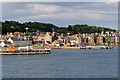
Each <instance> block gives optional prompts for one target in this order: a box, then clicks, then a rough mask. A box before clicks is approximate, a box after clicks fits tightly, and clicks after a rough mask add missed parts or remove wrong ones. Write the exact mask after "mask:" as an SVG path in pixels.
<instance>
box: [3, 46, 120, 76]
mask: <svg viewBox="0 0 120 80" xmlns="http://www.w3.org/2000/svg"><path fill="white" fill-rule="evenodd" d="M2 64H3V69H2V70H3V74H2V75H3V78H110V77H111V78H115V77H117V76H118V49H117V47H114V49H96V50H95V49H86V50H85V49H83V50H77V49H53V50H52V53H51V54H41V55H3V56H2Z"/></svg>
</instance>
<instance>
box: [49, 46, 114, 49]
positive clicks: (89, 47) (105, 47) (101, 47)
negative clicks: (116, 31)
mask: <svg viewBox="0 0 120 80" xmlns="http://www.w3.org/2000/svg"><path fill="white" fill-rule="evenodd" d="M112 48H113V46H79V47H53V48H51V49H112Z"/></svg>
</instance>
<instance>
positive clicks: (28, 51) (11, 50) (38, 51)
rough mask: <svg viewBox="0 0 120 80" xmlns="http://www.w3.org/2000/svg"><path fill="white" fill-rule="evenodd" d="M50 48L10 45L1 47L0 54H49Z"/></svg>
mask: <svg viewBox="0 0 120 80" xmlns="http://www.w3.org/2000/svg"><path fill="white" fill-rule="evenodd" d="M50 53H51V49H50V48H45V49H38V48H37V49H33V48H31V47H19V48H17V49H15V48H13V47H11V48H7V49H1V50H0V55H34V54H50Z"/></svg>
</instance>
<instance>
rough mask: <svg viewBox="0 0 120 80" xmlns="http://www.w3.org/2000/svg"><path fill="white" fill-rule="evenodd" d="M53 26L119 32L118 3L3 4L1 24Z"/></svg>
mask: <svg viewBox="0 0 120 80" xmlns="http://www.w3.org/2000/svg"><path fill="white" fill-rule="evenodd" d="M6 20H14V21H19V22H21V23H23V22H29V21H31V22H34V21H37V22H43V23H52V24H54V25H56V26H59V27H67V26H68V25H75V24H88V25H94V26H101V27H103V26H104V27H108V28H112V29H118V3H117V2H14V1H13V2H7V0H6V2H5V1H4V2H3V3H2V21H6Z"/></svg>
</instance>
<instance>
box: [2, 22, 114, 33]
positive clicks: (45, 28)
mask: <svg viewBox="0 0 120 80" xmlns="http://www.w3.org/2000/svg"><path fill="white" fill-rule="evenodd" d="M26 27H28V28H29V29H28V31H29V32H36V31H37V30H39V31H41V32H53V31H54V32H57V33H64V34H66V33H68V32H70V33H71V35H72V34H78V33H101V31H102V30H104V32H106V31H113V32H116V30H115V29H110V28H103V27H100V26H89V25H87V24H76V25H68V27H59V26H56V25H53V24H51V23H41V22H25V23H20V22H17V21H5V22H2V33H3V34H6V33H7V32H16V31H18V32H26V30H25V28H26Z"/></svg>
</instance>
